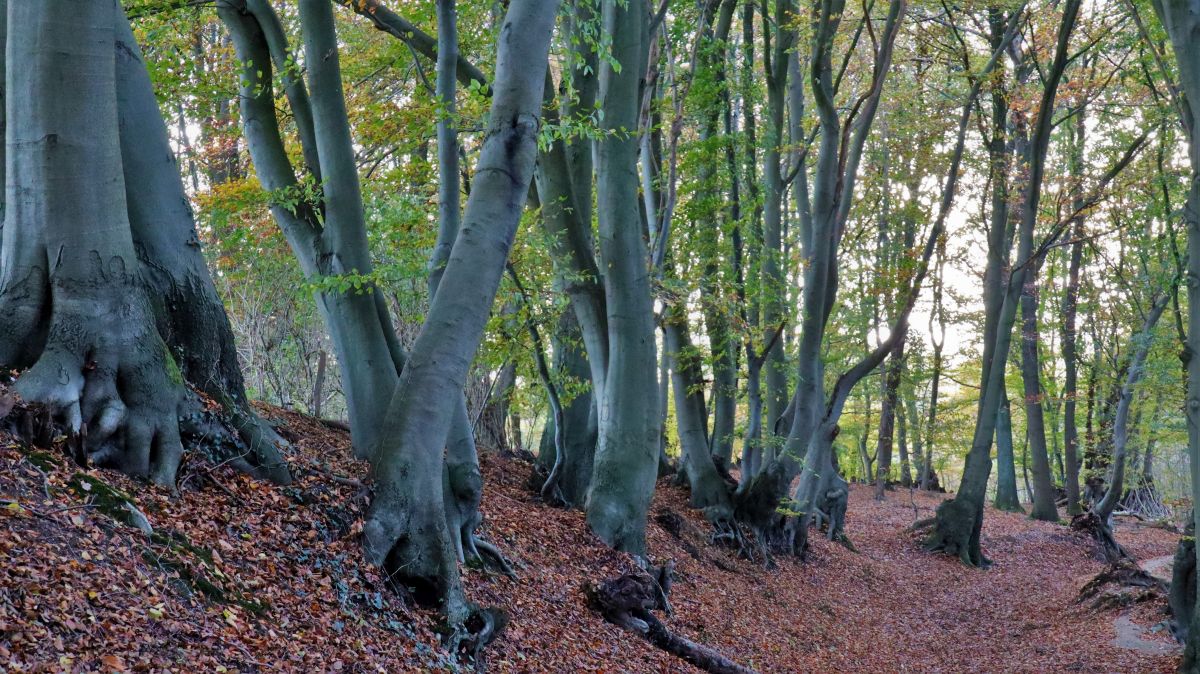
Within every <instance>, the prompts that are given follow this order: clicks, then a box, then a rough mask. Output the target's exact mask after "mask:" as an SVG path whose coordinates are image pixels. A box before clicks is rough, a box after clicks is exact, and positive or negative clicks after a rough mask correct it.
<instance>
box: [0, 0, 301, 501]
mask: <svg viewBox="0 0 1200 674" xmlns="http://www.w3.org/2000/svg"><path fill="white" fill-rule="evenodd" d="M6 4H7V3H3V2H0V10H4V12H5V13H6V14H7V19H9V21H8V22H7V23H8V25H7V27H6V28H7V30H6V31H5V32H6V33H7V52H8V54H9V56H8V58H7V59H6V60H7V65H8V66H9V67H8V71H9V74H10V75H11V79H9V80H8V81H7V82H5V88H6V89H7V90H15V91H21V92H22V95H21V96H20V97H10V98H8V99H7V100H6V101H5V104H6V108H7V110H6V114H5V116H4V120H5V122H6V124H5V125H4V135H5V147H6V150H5V152H4V155H5V157H4V158H5V163H6V170H5V172H4V173H5V174H6V176H5V177H6V188H5V197H4V199H3V200H0V203H2V204H3V209H2V211H3V214H4V231H3V236H2V241H0V311H2V312H3V315H4V316H5V317H6V319H5V321H4V326H3V328H0V363H3V364H4V365H5V366H8V367H14V368H23V367H30V366H31V367H30V369H29V371H28V372H26V373H25V374H23V375H22V376H21V377H20V379H19V380H18V383H17V390H18V391H19V392H20V393H21V395H22V396H23V397H24V398H25V399H26V400H29V401H31V402H40V403H44V404H46V405H48V406H49V407H50V408H51V410H52V411H53V412H54V413H55V414H56V415H57V416H58V418H59V419H60V421H62V422H63V423H64V425H65V426H66V427H67V430H68V432H70V433H74V434H78V435H80V436H82V438H81V439H82V441H83V444H84V446H85V448H86V449H87V452H88V454H89V456H90V458H91V459H92V460H94V461H95V462H97V463H99V464H102V465H108V466H112V467H116V468H119V469H121V470H123V471H125V472H128V473H130V474H133V475H139V476H146V477H150V478H151V479H153V480H154V481H155V482H157V483H160V484H163V485H165V486H168V487H171V488H173V487H174V481H175V473H176V470H177V468H178V465H179V462H180V458H181V455H182V442H181V435H182V434H194V435H196V436H200V435H210V436H211V435H212V434H213V433H216V436H217V437H218V438H219V446H218V447H216V449H217V450H218V451H221V452H224V453H225V454H227V455H228V458H230V459H232V460H233V461H234V463H235V464H237V465H238V466H240V467H241V468H243V469H245V470H248V471H251V472H254V473H256V474H259V475H262V476H264V477H269V478H272V479H274V480H276V481H280V482H286V481H287V480H288V479H289V474H288V470H287V466H286V463H285V462H284V461H283V459H282V457H281V456H280V453H279V449H278V447H277V445H276V443H279V442H281V441H280V440H279V439H278V437H277V436H276V435H275V434H274V432H273V431H271V430H270V429H269V427H267V426H265V425H264V424H263V423H262V422H261V421H260V420H258V419H257V418H256V417H255V416H254V414H253V412H252V411H251V410H250V408H249V406H248V402H247V401H246V397H245V392H244V390H243V384H242V380H241V375H240V374H239V372H238V369H237V361H236V355H235V351H234V344H233V336H232V331H231V330H230V328H229V323H228V320H227V319H226V317H225V314H224V309H223V307H222V306H221V303H220V300H219V299H218V298H217V295H216V291H215V289H214V287H213V284H212V280H211V277H210V276H209V274H208V270H207V268H206V267H205V264H204V259H203V257H202V256H201V254H200V249H199V241H198V239H197V237H196V233H195V226H194V222H193V220H192V214H191V212H190V210H189V209H188V206H187V199H186V197H185V195H184V191H183V186H182V183H181V181H180V177H179V172H178V167H177V166H176V165H175V163H174V160H173V157H174V154H173V152H172V151H171V148H170V145H169V142H168V140H167V130H166V125H165V124H164V122H163V120H162V117H161V115H160V113H159V110H158V107H157V101H156V100H155V97H154V94H153V91H152V90H151V88H150V80H149V77H148V76H147V74H146V71H145V67H144V65H143V64H142V61H141V53H140V51H139V49H138V47H137V44H136V43H135V42H134V39H133V34H132V31H131V30H130V28H129V24H128V21H127V20H126V18H125V16H124V13H123V12H122V10H121V7H120V5H119V4H118V3H117V2H115V1H110V2H93V3H87V4H86V6H85V7H83V8H81V7H78V6H77V4H78V3H70V2H63V1H58V0H53V1H48V2H39V3H24V2H21V3H12V6H11V8H7V7H6ZM65 90H70V91H72V92H74V93H73V95H72V96H64V95H63V93H62V92H63V91H65ZM186 384H191V386H192V387H194V388H195V389H196V390H199V391H201V392H203V393H206V394H208V395H209V396H211V397H212V398H213V399H215V400H216V401H217V402H218V403H220V404H221V405H222V406H223V407H224V409H225V411H226V413H227V414H226V416H227V419H226V421H227V422H228V427H229V428H232V429H234V430H235V431H236V432H237V435H233V434H230V433H228V432H227V431H226V430H225V427H224V426H222V425H215V424H212V423H211V420H207V419H205V418H204V417H205V415H204V414H203V413H201V412H200V408H199V406H198V405H197V403H196V401H195V397H194V396H193V395H191V394H190V392H189V391H188V389H187V386H186ZM185 412H186V417H185V420H186V423H185V424H184V425H183V426H182V427H181V413H185ZM238 435H240V436H241V437H240V438H239V437H238Z"/></svg>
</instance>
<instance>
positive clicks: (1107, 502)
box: [1077, 291, 1174, 564]
mask: <svg viewBox="0 0 1200 674" xmlns="http://www.w3.org/2000/svg"><path fill="white" fill-rule="evenodd" d="M1173 294H1174V293H1173V292H1172V291H1167V292H1164V293H1162V294H1161V295H1159V296H1156V297H1155V298H1154V302H1153V303H1152V305H1151V307H1150V311H1149V312H1147V314H1146V318H1145V321H1144V322H1143V323H1142V329H1141V330H1139V331H1138V332H1137V333H1136V334H1135V335H1134V336H1133V338H1132V340H1131V341H1132V342H1133V344H1132V349H1131V351H1132V352H1133V355H1132V357H1131V358H1130V361H1129V371H1128V373H1127V374H1126V375H1125V382H1124V384H1123V385H1122V386H1121V392H1120V402H1118V403H1117V413H1116V417H1115V418H1114V420H1113V439H1112V442H1113V457H1112V471H1111V473H1110V476H1109V482H1108V491H1107V492H1106V493H1105V494H1104V498H1102V499H1100V502H1099V503H1097V504H1096V505H1094V506H1092V508H1091V510H1090V512H1088V513H1085V514H1084V515H1082V516H1080V517H1081V518H1089V520H1090V521H1089V524H1090V526H1091V529H1092V535H1093V536H1095V537H1096V539H1097V541H1098V542H1099V543H1100V545H1101V549H1102V550H1103V552H1104V555H1105V557H1106V558H1107V560H1108V562H1109V563H1110V564H1115V563H1117V562H1118V561H1120V560H1121V559H1123V558H1127V557H1129V553H1127V552H1126V551H1125V549H1124V548H1123V547H1121V545H1120V544H1119V543H1117V541H1116V539H1115V538H1114V537H1113V534H1112V524H1111V523H1110V520H1111V518H1112V514H1113V511H1114V510H1116V508H1117V503H1118V502H1120V500H1121V496H1122V493H1123V492H1124V491H1125V456H1126V451H1125V447H1126V445H1128V441H1129V409H1130V407H1131V406H1132V405H1133V396H1134V393H1135V391H1136V389H1137V387H1138V384H1140V383H1141V380H1142V376H1143V375H1144V374H1145V368H1146V356H1147V355H1148V354H1149V353H1150V347H1151V345H1152V343H1153V338H1154V326H1155V325H1156V324H1157V323H1158V319H1159V318H1161V317H1162V315H1163V310H1165V309H1166V308H1167V303H1168V302H1169V301H1170V298H1171V296H1172V295H1173ZM1078 519H1079V518H1077V521H1078Z"/></svg>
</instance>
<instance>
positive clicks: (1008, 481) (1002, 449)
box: [994, 398, 1024, 512]
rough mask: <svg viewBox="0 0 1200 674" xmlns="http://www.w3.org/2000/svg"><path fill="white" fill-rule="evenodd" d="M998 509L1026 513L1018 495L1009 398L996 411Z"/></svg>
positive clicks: (996, 502) (996, 503)
mask: <svg viewBox="0 0 1200 674" xmlns="http://www.w3.org/2000/svg"><path fill="white" fill-rule="evenodd" d="M994 505H995V506H996V508H997V509H999V510H1007V511H1009V512H1024V509H1023V508H1021V499H1020V498H1019V497H1018V495H1017V469H1016V457H1015V455H1014V453H1013V442H1012V408H1011V405H1010V404H1009V401H1008V398H1005V399H1004V401H1003V402H1001V403H1000V408H999V409H997V410H996V501H995V503H994Z"/></svg>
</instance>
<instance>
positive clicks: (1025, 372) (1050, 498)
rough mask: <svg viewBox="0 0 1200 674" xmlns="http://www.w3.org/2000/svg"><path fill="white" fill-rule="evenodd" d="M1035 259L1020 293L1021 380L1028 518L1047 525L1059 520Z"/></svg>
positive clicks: (1037, 265) (1036, 262) (1037, 264)
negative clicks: (1028, 465) (1029, 469)
mask: <svg viewBox="0 0 1200 674" xmlns="http://www.w3.org/2000/svg"><path fill="white" fill-rule="evenodd" d="M1038 267H1039V263H1038V261H1036V260H1034V261H1031V263H1030V269H1029V271H1028V272H1027V273H1026V277H1025V287H1024V290H1023V292H1022V294H1021V319H1022V330H1021V379H1022V381H1023V382H1024V384H1025V428H1026V433H1027V436H1028V444H1029V455H1030V458H1031V459H1032V462H1033V495H1032V497H1033V498H1032V501H1033V508H1032V510H1031V512H1030V516H1031V517H1033V518H1034V519H1038V520H1044V521H1047V522H1057V521H1058V507H1057V506H1056V505H1055V504H1054V501H1055V496H1054V477H1053V475H1051V473H1050V458H1049V455H1048V453H1047V451H1046V422H1045V417H1044V415H1043V409H1042V368H1041V365H1040V364H1039V357H1038V342H1039V337H1038V325H1037V320H1038V319H1037V295H1038V289H1037V272H1038Z"/></svg>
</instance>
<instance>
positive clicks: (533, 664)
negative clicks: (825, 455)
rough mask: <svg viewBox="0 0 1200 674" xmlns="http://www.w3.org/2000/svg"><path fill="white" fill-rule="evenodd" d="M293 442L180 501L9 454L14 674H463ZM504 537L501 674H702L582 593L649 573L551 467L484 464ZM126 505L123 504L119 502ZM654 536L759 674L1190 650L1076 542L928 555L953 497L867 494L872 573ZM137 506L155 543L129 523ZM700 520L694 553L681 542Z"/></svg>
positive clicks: (1142, 663)
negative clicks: (966, 557) (506, 564)
mask: <svg viewBox="0 0 1200 674" xmlns="http://www.w3.org/2000/svg"><path fill="white" fill-rule="evenodd" d="M267 414H268V416H271V417H273V418H277V419H280V420H282V421H284V422H285V424H286V425H285V427H284V433H285V435H286V437H288V439H289V440H291V441H292V442H293V444H294V451H293V453H292V455H291V457H290V459H291V463H292V466H293V471H294V473H295V474H296V477H297V479H296V481H295V483H294V484H293V485H291V486H289V487H275V486H271V485H269V484H265V483H262V482H256V481H254V480H251V479H249V478H247V477H245V476H242V475H239V474H236V473H234V472H233V471H232V470H231V469H229V468H228V467H224V466H213V465H212V464H208V463H205V462H204V461H202V460H200V459H198V458H195V457H193V458H192V460H191V461H190V463H189V464H188V465H187V466H186V467H185V469H184V470H183V471H182V472H181V476H182V477H181V484H180V493H179V495H178V496H172V495H170V494H168V493H166V492H165V491H163V490H160V489H156V488H151V487H147V486H145V485H142V484H138V483H135V482H133V481H130V480H128V479H126V478H124V477H122V476H120V475H118V474H116V473H113V472H111V471H96V470H93V471H87V472H83V473H81V472H79V471H78V470H77V469H76V468H75V467H74V465H73V464H72V463H71V462H70V461H69V460H68V459H67V458H66V457H65V456H63V455H61V454H59V453H57V452H53V451H41V450H35V449H31V448H28V447H25V446H23V445H21V444H20V443H18V442H16V441H15V440H13V439H12V438H11V437H8V436H0V672H4V671H11V672H19V671H58V670H63V671H96V670H103V671H127V670H128V671H150V670H156V671H158V670H173V671H209V672H214V671H215V672H234V671H243V672H253V671H264V670H285V671H297V672H318V671H320V672H324V671H346V672H368V671H373V672H397V671H444V670H445V671H453V670H454V669H455V666H454V665H453V664H452V663H450V662H449V661H448V660H447V658H446V656H445V655H444V654H443V653H442V651H441V650H440V649H439V648H438V645H437V644H438V640H437V632H436V627H437V625H436V623H435V620H434V619H433V617H432V616H431V615H430V614H429V613H427V612H425V611H420V610H416V609H411V608H409V607H407V606H405V604H404V603H403V602H402V601H401V600H400V599H399V598H398V597H397V596H396V595H395V594H393V593H390V592H389V591H388V590H387V589H385V584H384V582H383V581H382V579H381V578H380V576H379V574H378V573H377V572H376V571H375V570H374V569H372V568H370V567H368V566H367V565H366V564H364V563H363V562H362V561H361V556H360V551H359V544H358V540H357V539H358V535H357V534H358V532H359V530H360V529H361V516H362V513H363V511H364V509H365V502H364V498H365V490H363V489H362V488H361V486H360V485H358V484H356V482H357V480H358V479H361V476H362V475H363V474H364V473H365V465H364V464H362V463H359V462H355V461H353V460H352V459H349V458H348V457H349V455H350V453H349V449H348V437H347V436H346V435H345V434H344V433H341V432H339V431H334V430H330V429H329V428H327V427H325V426H323V425H321V424H319V423H316V422H314V421H312V420H310V419H307V418H304V417H301V416H298V415H294V414H288V413H284V412H280V411H278V410H269V411H267ZM483 472H484V478H485V483H486V487H485V494H484V499H483V510H484V512H485V516H486V526H485V531H484V533H485V534H486V536H487V537H488V538H489V539H490V540H492V541H494V542H495V543H497V545H498V546H499V547H500V548H501V549H502V550H504V551H505V552H506V554H508V555H509V557H510V559H511V560H512V561H513V563H514V565H515V566H516V568H517V577H516V578H515V579H512V578H508V577H506V576H502V575H495V574H491V573H488V572H485V571H483V570H476V569H468V570H466V571H465V583H466V585H467V588H468V592H469V594H470V596H471V598H472V599H473V600H475V601H476V602H478V603H480V604H483V605H488V606H498V607H501V608H503V609H504V610H505V611H507V612H508V614H509V617H510V623H509V625H508V627H507V628H506V629H505V631H504V632H503V633H502V634H501V636H500V637H499V639H498V640H497V641H496V642H495V643H494V644H492V645H491V646H489V647H488V649H487V650H486V667H487V669H488V670H489V671H500V672H579V671H597V672H601V671H603V672H686V671H696V670H694V669H692V668H691V667H690V665H687V664H685V663H684V662H683V661H682V660H679V659H677V658H675V657H673V656H671V655H669V654H667V653H665V652H662V651H659V650H656V649H655V648H654V647H653V646H651V645H650V644H649V643H647V642H645V641H643V640H641V639H640V638H637V637H636V636H633V635H631V634H630V633H628V632H624V631H622V630H621V629H619V628H618V627H616V626H613V625H611V624H607V623H605V622H604V621H603V620H602V619H601V618H600V617H599V616H598V615H597V614H596V613H593V612H592V611H590V610H589V609H588V607H587V605H586V600H585V597H584V592H583V589H582V588H583V586H584V585H585V584H586V583H588V582H591V581H601V580H605V579H608V578H613V577H615V576H618V575H620V574H622V573H624V572H627V571H630V570H632V569H633V568H634V564H633V561H632V560H631V559H630V558H629V557H628V556H626V555H624V554H620V553H615V552H612V551H610V550H608V549H606V548H605V547H604V546H602V545H601V544H599V543H598V541H596V540H595V539H594V538H593V537H592V536H591V534H589V533H588V530H587V527H586V525H585V522H584V518H583V515H582V514H581V513H579V512H577V511H564V510H556V509H552V508H549V507H547V506H545V505H544V504H542V503H541V502H540V501H539V500H538V499H536V498H535V497H534V496H533V495H532V494H531V493H530V492H529V490H528V489H527V488H526V486H525V483H526V479H527V477H528V474H529V466H528V464H526V463H524V462H522V461H518V460H515V459H506V458H500V457H498V456H494V455H490V454H489V455H487V456H485V457H484V458H483ZM109 485H110V486H111V487H112V488H115V489H117V490H120V491H121V492H122V493H120V494H118V493H115V492H111V491H110V489H109V487H108V486H109ZM659 487H660V488H659V490H658V493H657V494H656V496H655V501H654V505H653V509H652V515H651V520H652V521H651V523H650V526H649V529H648V538H649V540H648V547H649V552H650V556H651V558H652V559H653V561H654V562H655V563H659V564H661V563H663V562H664V561H666V560H674V561H675V564H676V572H677V579H676V582H675V584H674V587H673V589H672V593H671V602H672V604H673V606H674V611H675V613H674V616H673V617H671V618H669V619H667V618H665V617H664V618H663V620H664V622H665V623H666V624H667V625H668V626H669V627H670V628H671V629H673V630H675V631H676V632H677V633H680V634H682V635H685V636H687V637H688V638H690V639H692V640H695V641H698V642H701V643H704V644H707V645H709V646H711V647H713V648H716V649H718V650H720V651H721V652H722V653H723V654H725V655H726V656H728V657H730V658H732V659H734V660H736V661H738V662H740V663H741V664H743V665H746V666H749V667H753V668H755V669H757V670H758V671H760V672H835V671H837V672H858V671H861V672H904V671H921V672H938V671H946V672H950V671H979V672H985V671H986V672H1044V671H1058V672H1063V671H1078V672H1167V671H1173V669H1174V667H1175V665H1176V663H1177V660H1178V652H1179V651H1178V649H1177V647H1175V646H1174V643H1173V641H1172V640H1171V638H1170V637H1169V635H1168V634H1167V631H1166V629H1165V628H1164V627H1163V622H1164V620H1165V618H1166V616H1165V614H1164V612H1163V608H1164V602H1163V601H1161V600H1158V601H1152V602H1147V603H1143V604H1139V605H1136V606H1134V607H1133V608H1127V609H1105V610H1097V609H1093V608H1092V607H1091V606H1090V605H1089V604H1088V603H1080V602H1078V601H1077V597H1078V592H1079V589H1080V587H1081V586H1082V585H1083V584H1084V583H1086V582H1087V581H1088V580H1089V579H1090V578H1091V577H1092V576H1094V575H1095V574H1096V573H1097V572H1099V571H1100V570H1101V569H1102V568H1103V565H1102V563H1101V562H1099V561H1097V558H1096V557H1095V555H1094V551H1093V547H1094V546H1093V544H1092V543H1091V541H1089V540H1087V539H1085V538H1082V537H1081V536H1080V535H1078V534H1076V533H1073V532H1072V531H1071V530H1070V529H1069V528H1068V527H1066V526H1064V525H1056V524H1047V523H1041V522H1033V521H1031V520H1029V519H1028V518H1026V517H1024V516H1022V515H1020V514H1010V513H1002V512H997V511H993V510H990V509H989V511H988V512H987V515H986V517H985V519H984V545H985V548H986V553H987V554H988V555H989V556H990V557H991V558H992V559H993V560H994V562H995V565H994V566H993V567H992V568H991V569H990V570H987V571H980V570H975V569H970V568H967V567H965V566H963V565H962V564H960V563H959V562H958V561H956V560H955V559H951V558H948V557H945V556H941V555H931V554H927V553H925V552H923V551H921V549H920V547H919V542H920V541H919V539H917V538H916V537H915V535H914V534H911V533H908V532H907V531H906V530H907V527H908V526H909V525H910V524H912V522H913V521H914V520H915V519H917V518H924V517H928V516H929V515H930V514H931V513H932V511H933V509H934V508H935V507H936V505H937V503H938V502H939V501H940V500H941V499H942V498H945V496H942V495H933V494H922V493H916V494H912V493H910V492H909V491H907V490H899V491H895V492H890V493H889V494H888V498H887V500H885V501H883V502H877V501H875V500H874V499H873V497H872V494H871V492H870V490H869V489H867V488H865V487H856V488H854V489H853V492H852V495H851V503H850V510H849V515H848V517H847V530H848V534H849V536H850V538H851V539H852V541H853V542H854V545H855V546H856V547H857V549H858V552H857V553H855V552H851V551H850V550H848V549H846V548H844V547H842V546H840V545H833V544H829V543H827V542H826V541H824V540H823V539H817V540H815V541H814V543H813V551H812V554H811V558H810V560H809V561H808V562H807V563H804V564H801V563H799V562H797V561H795V560H792V559H778V560H777V562H778V568H776V569H773V570H767V569H765V568H764V567H763V566H762V564H760V563H755V562H751V561H747V560H743V559H738V558H737V557H736V555H735V554H734V553H733V551H730V550H727V549H724V548H718V547H713V546H711V545H709V544H708V542H707V533H706V532H707V525H706V524H705V522H704V520H703V518H702V517H701V516H700V514H699V513H696V512H694V511H691V510H689V509H688V507H687V496H686V493H685V492H684V491H683V490H681V489H679V488H677V487H673V486H669V485H667V484H666V483H662V484H660V485H659ZM125 496H128V497H129V498H130V499H131V500H132V501H133V502H134V503H135V504H136V508H137V510H138V511H140V512H141V513H143V514H144V515H145V516H146V519H147V520H148V521H149V524H150V525H151V527H152V528H153V534H152V535H149V536H148V535H146V534H145V533H143V532H142V531H139V530H138V529H137V528H134V527H133V526H131V525H129V524H126V523H125V522H132V523H136V519H135V518H134V517H133V516H131V515H130V514H129V512H130V511H129V510H128V509H127V508H125V507H124V506H123V505H121V499H122V498H124V497H125ZM669 513H676V514H678V515H680V516H682V519H683V526H682V536H681V538H677V537H675V536H673V535H672V534H670V533H668V531H667V530H666V529H664V527H663V526H662V525H661V524H660V520H661V521H666V520H668V519H673V518H672V517H671V516H670V515H669ZM1117 537H1118V539H1119V540H1120V541H1121V542H1122V543H1123V544H1125V545H1126V546H1127V547H1128V548H1129V550H1130V551H1131V552H1132V553H1133V554H1134V555H1136V556H1137V557H1138V558H1139V559H1144V560H1148V559H1153V558H1159V557H1163V556H1166V555H1170V554H1171V553H1172V551H1173V549H1174V546H1175V544H1176V541H1177V539H1178V534H1173V533H1170V532H1167V531H1164V530H1161V529H1156V528H1152V527H1144V526H1133V525H1129V524H1123V525H1121V526H1119V527H1118V528H1117Z"/></svg>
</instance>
